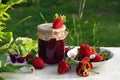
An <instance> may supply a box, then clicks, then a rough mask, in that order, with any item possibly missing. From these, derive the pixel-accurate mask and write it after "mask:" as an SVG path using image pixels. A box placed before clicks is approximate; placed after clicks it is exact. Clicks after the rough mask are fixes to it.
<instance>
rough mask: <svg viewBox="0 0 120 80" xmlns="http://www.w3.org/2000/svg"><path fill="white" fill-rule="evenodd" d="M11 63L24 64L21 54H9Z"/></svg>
mask: <svg viewBox="0 0 120 80" xmlns="http://www.w3.org/2000/svg"><path fill="white" fill-rule="evenodd" d="M9 57H10V60H11V62H12V63H24V62H25V58H24V57H22V55H21V54H9Z"/></svg>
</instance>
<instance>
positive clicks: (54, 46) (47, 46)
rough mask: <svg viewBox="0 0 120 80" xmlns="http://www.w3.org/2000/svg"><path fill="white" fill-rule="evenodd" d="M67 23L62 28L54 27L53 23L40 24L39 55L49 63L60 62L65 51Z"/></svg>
mask: <svg viewBox="0 0 120 80" xmlns="http://www.w3.org/2000/svg"><path fill="white" fill-rule="evenodd" d="M65 29H66V27H65V25H64V26H63V27H62V28H60V29H53V28H52V23H45V24H41V25H39V26H38V38H39V40H38V55H39V56H40V57H41V58H42V59H43V61H44V62H45V63H47V64H56V63H58V62H60V61H61V60H62V59H63V57H64V55H65V54H64V53H65V38H66V36H67V32H66V31H65Z"/></svg>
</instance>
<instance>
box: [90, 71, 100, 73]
mask: <svg viewBox="0 0 120 80" xmlns="http://www.w3.org/2000/svg"><path fill="white" fill-rule="evenodd" d="M90 72H93V73H95V74H100V73H99V72H96V71H93V70H90Z"/></svg>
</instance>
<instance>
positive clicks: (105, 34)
mask: <svg viewBox="0 0 120 80" xmlns="http://www.w3.org/2000/svg"><path fill="white" fill-rule="evenodd" d="M2 1H3V3H6V1H7V0H2ZM79 5H80V0H28V1H27V2H26V3H23V4H20V5H15V6H13V8H11V9H9V10H8V11H7V12H8V13H9V14H10V15H11V19H10V20H8V21H7V22H6V26H7V27H6V29H5V31H12V32H13V33H14V35H13V36H14V38H16V37H19V36H21V37H30V38H32V39H35V40H36V39H37V35H36V33H37V25H39V24H41V23H44V20H43V19H42V17H41V15H40V13H42V15H43V16H44V17H45V19H46V20H47V22H53V19H54V14H55V13H58V14H62V15H65V16H66V17H67V20H68V21H67V22H66V23H65V24H66V26H67V30H68V31H69V35H68V36H67V39H66V44H67V45H80V43H81V42H82V43H87V44H90V45H93V44H97V45H98V46H116V47H117V46H120V34H119V33H120V0H86V2H85V7H84V10H83V16H82V18H81V19H79V18H78V16H79V8H80V6H79ZM81 31H82V32H81ZM81 34H82V41H81ZM93 38H94V40H93Z"/></svg>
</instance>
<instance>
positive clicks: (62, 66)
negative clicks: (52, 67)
mask: <svg viewBox="0 0 120 80" xmlns="http://www.w3.org/2000/svg"><path fill="white" fill-rule="evenodd" d="M70 69H71V66H70V65H69V64H68V62H67V61H65V60H64V61H60V62H59V63H58V69H57V70H58V72H59V73H60V74H64V73H66V72H68V71H69V70H70Z"/></svg>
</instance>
